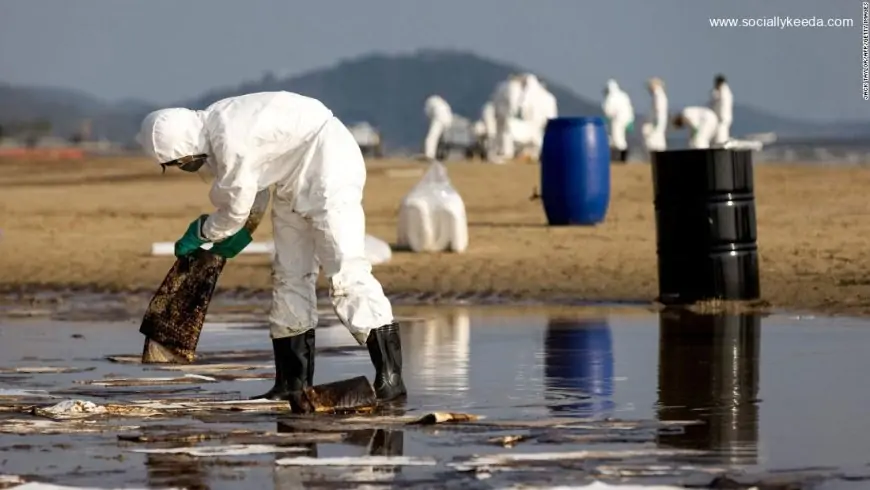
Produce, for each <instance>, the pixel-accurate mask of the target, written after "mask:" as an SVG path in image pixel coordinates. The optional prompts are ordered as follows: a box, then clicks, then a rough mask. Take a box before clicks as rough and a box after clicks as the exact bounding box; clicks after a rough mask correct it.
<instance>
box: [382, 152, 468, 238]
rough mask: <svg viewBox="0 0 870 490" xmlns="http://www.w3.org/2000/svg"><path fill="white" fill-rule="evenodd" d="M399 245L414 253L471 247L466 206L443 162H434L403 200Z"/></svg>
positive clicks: (400, 210)
mask: <svg viewBox="0 0 870 490" xmlns="http://www.w3.org/2000/svg"><path fill="white" fill-rule="evenodd" d="M397 244H398V245H399V246H400V247H408V248H410V249H411V250H413V251H414V252H442V251H444V250H450V251H452V252H464V251H465V249H466V248H467V247H468V221H467V219H466V216H465V203H464V202H463V201H462V197H460V195H459V193H458V192H456V189H454V188H453V186H452V185H451V184H450V179H449V178H448V177H447V168H446V167H445V166H444V165H443V164H442V163H441V162H433V163H432V164H431V165H430V166H429V170H427V171H426V173H425V174H424V175H423V177H422V178H421V179H420V182H418V183H417V185H415V186H414V187H413V188H412V189H411V191H410V192H409V193H408V195H406V196H405V198H404V199H403V200H402V205H401V206H400V207H399V231H398V240H397Z"/></svg>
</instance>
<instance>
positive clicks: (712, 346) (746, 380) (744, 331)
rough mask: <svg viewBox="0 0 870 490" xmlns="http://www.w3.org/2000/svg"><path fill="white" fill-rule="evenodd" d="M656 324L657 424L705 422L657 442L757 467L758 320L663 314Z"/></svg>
mask: <svg viewBox="0 0 870 490" xmlns="http://www.w3.org/2000/svg"><path fill="white" fill-rule="evenodd" d="M659 325H660V326H659V409H658V417H659V420H662V421H665V420H701V421H703V422H704V424H702V425H692V426H688V427H686V428H685V432H684V433H675V434H660V435H659V437H658V442H659V444H660V445H661V446H666V447H676V448H682V449H699V450H709V451H714V452H716V453H718V454H719V455H720V458H721V461H722V462H725V463H732V464H754V463H756V460H757V443H758V405H757V404H756V403H755V402H756V396H757V393H758V364H759V362H758V361H759V352H760V343H761V317H760V316H759V315H757V314H740V315H715V316H714V315H700V314H697V313H692V312H690V311H675V312H662V313H661V314H660V320H659Z"/></svg>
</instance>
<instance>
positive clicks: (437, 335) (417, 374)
mask: <svg viewBox="0 0 870 490" xmlns="http://www.w3.org/2000/svg"><path fill="white" fill-rule="evenodd" d="M470 325H471V321H470V319H469V317H468V311H466V310H465V309H457V310H451V312H450V314H447V315H439V316H437V317H435V318H432V319H427V320H425V321H420V322H414V323H413V324H409V325H405V326H404V327H403V330H402V348H403V350H404V351H405V352H404V354H403V355H402V358H403V359H404V361H403V362H404V365H405V367H404V373H405V377H406V378H411V379H412V380H411V384H413V385H414V386H415V388H418V389H421V390H424V391H443V390H447V391H467V390H468V363H469V351H470V349H469V345H470V335H469V327H470ZM406 384H408V382H407V381H406Z"/></svg>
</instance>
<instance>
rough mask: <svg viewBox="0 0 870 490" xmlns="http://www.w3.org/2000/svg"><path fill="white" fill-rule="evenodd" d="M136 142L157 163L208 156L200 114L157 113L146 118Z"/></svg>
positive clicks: (174, 110) (173, 110) (181, 110)
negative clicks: (202, 155) (191, 156)
mask: <svg viewBox="0 0 870 490" xmlns="http://www.w3.org/2000/svg"><path fill="white" fill-rule="evenodd" d="M136 141H137V142H138V143H139V144H140V145H142V149H143V150H145V153H147V154H148V155H150V156H151V157H152V158H154V159H155V160H157V163H166V162H170V161H172V160H176V159H178V158H181V157H186V156H189V155H199V154H203V153H208V152H209V150H208V137H207V135H206V131H205V125H204V124H203V121H202V116H201V113H200V112H199V111H193V110H190V109H184V108H171V109H160V110H157V111H154V112H152V113H151V114H148V116H146V117H145V119H144V120H143V121H142V126H141V128H140V129H139V134H138V135H137V136H136Z"/></svg>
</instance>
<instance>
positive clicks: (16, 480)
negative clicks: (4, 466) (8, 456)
mask: <svg viewBox="0 0 870 490" xmlns="http://www.w3.org/2000/svg"><path fill="white" fill-rule="evenodd" d="M23 483H24V480H23V479H22V478H21V477H20V476H18V475H3V474H0V488H2V489H6V488H12V487H14V486H16V485H21V484H23Z"/></svg>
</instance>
